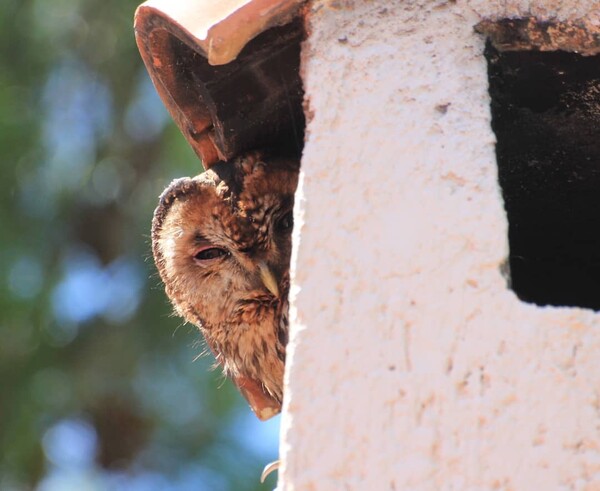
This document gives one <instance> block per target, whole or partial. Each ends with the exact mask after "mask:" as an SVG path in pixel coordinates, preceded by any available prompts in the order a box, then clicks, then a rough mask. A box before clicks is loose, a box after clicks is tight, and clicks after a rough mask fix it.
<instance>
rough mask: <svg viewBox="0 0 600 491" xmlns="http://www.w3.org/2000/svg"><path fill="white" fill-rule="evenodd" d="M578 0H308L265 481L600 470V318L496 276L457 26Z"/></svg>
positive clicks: (493, 214) (488, 202)
mask: <svg viewBox="0 0 600 491" xmlns="http://www.w3.org/2000/svg"><path fill="white" fill-rule="evenodd" d="M596 5H597V3H595V2H586V1H581V0H580V1H577V0H573V1H566V0H562V1H546V2H542V1H539V2H534V1H531V2H526V1H521V2H512V1H507V2H505V1H502V2H499V1H497V2H488V1H483V0H482V1H472V2H470V3H468V2H460V1H459V2H439V1H438V2H432V1H425V0H420V1H393V2H392V1H385V0H380V1H371V2H364V1H356V2H350V1H349V2H342V1H337V2H333V1H329V2H326V1H314V2H312V4H311V5H310V8H309V20H308V23H309V28H310V36H309V38H308V41H307V42H306V45H305V49H304V59H303V77H304V81H305V88H306V94H307V104H308V107H307V113H308V115H309V122H308V127H307V131H308V134H307V142H306V146H305V152H304V156H303V162H302V177H301V185H300V189H299V192H298V200H297V208H296V219H297V226H296V230H295V234H296V235H295V240H296V242H295V245H296V250H295V255H294V258H293V269H294V272H293V283H294V288H293V293H292V302H293V312H292V313H293V319H294V320H293V327H292V333H291V341H290V346H289V363H288V371H287V374H286V377H287V384H288V386H287V395H286V399H287V400H286V402H285V412H284V415H283V420H282V430H283V431H282V442H281V443H282V449H281V456H282V459H283V469H282V472H281V475H280V484H279V489H282V490H286V491H291V490H295V491H312V490H335V491H339V490H378V491H379V490H381V491H387V490H389V491H400V490H403V491H404V490H419V491H425V490H432V491H433V490H435V491H440V490H461V491H463V490H505V491H508V490H525V491H530V490H535V491H537V490H545V491H546V490H585V491H592V490H599V489H600V436H599V435H600V433H599V431H600V430H599V428H600V317H599V316H598V315H597V314H595V313H594V312H592V311H587V310H583V309H577V308H540V307H536V306H534V305H529V304H525V303H522V302H520V301H519V300H518V299H517V297H516V296H515V295H514V294H513V293H512V292H511V291H510V290H509V289H508V288H507V286H506V281H505V279H504V278H503V277H502V275H501V272H500V269H501V265H502V264H503V262H504V260H505V258H506V257H507V252H508V244H507V223H506V215H505V212H504V209H503V204H502V199H501V195H500V190H499V187H498V180H497V167H496V162H495V154H494V135H493V133H492V131H491V128H490V111H489V96H488V92H487V72H486V62H485V59H484V58H483V55H482V52H483V45H484V41H483V39H482V38H480V37H479V36H478V35H476V34H475V33H474V32H473V25H475V24H476V23H477V22H478V21H479V20H481V18H482V17H484V16H487V17H503V16H506V15H509V16H514V15H531V14H533V15H538V16H540V17H541V18H552V17H556V18H559V19H561V20H567V19H574V18H578V17H582V16H584V15H587V14H590V12H591V11H592V8H593V7H594V6H596ZM592 14H593V12H592V13H591V14H590V15H592ZM594 15H595V14H594Z"/></svg>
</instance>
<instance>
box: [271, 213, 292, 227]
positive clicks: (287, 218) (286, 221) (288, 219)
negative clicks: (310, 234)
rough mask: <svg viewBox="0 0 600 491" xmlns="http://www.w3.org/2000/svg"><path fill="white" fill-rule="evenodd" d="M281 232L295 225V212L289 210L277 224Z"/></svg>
mask: <svg viewBox="0 0 600 491" xmlns="http://www.w3.org/2000/svg"><path fill="white" fill-rule="evenodd" d="M275 226H276V227H277V230H279V231H280V232H289V231H290V230H292V228H293V227H294V213H293V212H291V211H289V212H287V213H286V214H285V215H283V216H282V217H281V218H280V219H279V220H278V222H277V223H276V225H275Z"/></svg>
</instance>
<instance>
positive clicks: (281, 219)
mask: <svg viewBox="0 0 600 491" xmlns="http://www.w3.org/2000/svg"><path fill="white" fill-rule="evenodd" d="M298 170H299V163H298V162H297V161H293V160H287V159H282V158H271V159H267V158H264V157H263V155H262V154H261V153H259V152H252V153H250V154H247V155H245V156H243V157H241V158H239V159H237V160H235V161H232V162H221V163H218V164H216V165H214V166H213V167H211V169H210V170H208V171H206V172H204V173H203V174H200V175H199V176H196V177H193V178H182V179H177V180H175V181H173V182H172V183H171V184H170V185H169V187H168V188H167V189H166V190H165V191H164V192H163V193H162V195H161V197H160V200H159V205H158V207H157V208H156V210H155V213H154V219H153V223H152V245H153V253H154V259H155V262H156V265H157V268H158V271H159V273H160V276H161V278H162V280H163V282H164V284H165V290H166V293H167V295H168V297H169V298H170V299H171V301H172V303H173V306H174V308H175V311H176V312H177V313H178V314H179V315H180V316H182V317H183V318H184V319H185V320H187V321H188V322H191V323H193V324H195V325H197V326H198V327H199V328H200V330H201V332H202V333H203V335H204V337H205V339H206V341H207V344H208V345H209V347H210V348H211V350H212V351H213V353H214V354H215V356H216V358H217V360H218V361H219V363H220V364H221V365H222V366H223V368H224V369H225V373H226V374H227V375H229V376H231V377H232V378H233V379H234V380H236V378H237V379H239V381H244V380H245V381H246V382H242V384H244V383H245V384H246V386H247V387H249V385H248V381H255V382H257V383H258V384H259V385H260V386H261V387H262V388H263V389H265V390H264V392H265V393H266V394H268V395H269V396H270V397H273V398H275V400H278V401H279V402H280V399H281V385H282V382H281V380H279V379H281V378H282V377H283V368H282V366H283V365H282V360H283V359H284V358H285V344H286V343H287V294H288V290H289V263H290V255H291V246H292V243H291V232H292V227H293V213H292V208H293V204H294V191H295V189H296V185H297V179H298ZM278 363H279V364H280V365H281V366H276V365H277V364H278ZM271 379H273V380H271ZM239 381H238V382H239ZM238 382H236V383H238ZM250 385H251V384H250ZM239 386H240V383H238V387H239ZM242 392H243V393H244V391H243V390H242ZM244 395H246V397H248V395H247V394H244Z"/></svg>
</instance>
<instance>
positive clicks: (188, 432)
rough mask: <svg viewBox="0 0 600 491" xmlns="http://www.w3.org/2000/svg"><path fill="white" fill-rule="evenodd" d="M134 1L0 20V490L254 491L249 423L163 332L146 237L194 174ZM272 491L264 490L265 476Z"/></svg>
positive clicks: (17, 1)
mask: <svg viewBox="0 0 600 491" xmlns="http://www.w3.org/2000/svg"><path fill="white" fill-rule="evenodd" d="M137 3H138V2H136V1H131V0H54V1H52V2H49V1H47V0H3V2H2V8H0V40H1V41H0V159H1V164H0V180H1V182H2V189H3V191H4V192H2V193H0V229H1V235H0V237H1V239H0V490H2V491H16V490H28V489H39V490H43V491H58V490H69V491H70V490H76V489H90V490H105V489H107V490H109V489H110V490H121V489H123V490H139V491H146V490H194V491H203V490H210V491H218V490H236V491H244V490H248V491H250V490H259V489H263V490H264V489H270V487H268V486H267V485H264V486H260V485H259V483H258V476H259V474H260V469H261V468H262V466H263V465H264V464H266V463H267V461H269V460H272V459H274V458H276V452H277V450H276V443H277V431H278V430H277V425H278V421H277V420H276V421H273V422H270V423H266V424H265V423H260V422H258V420H256V418H255V417H254V415H253V414H252V413H251V412H250V410H249V409H248V408H247V406H246V404H245V403H244V402H243V400H242V399H241V397H240V396H239V394H238V393H237V391H236V390H235V389H234V388H233V387H232V385H231V383H230V382H228V381H224V380H223V379H222V377H221V375H220V374H219V373H218V371H214V370H210V367H211V364H212V359H211V358H210V357H200V358H199V359H198V360H197V361H194V359H195V358H196V356H197V355H199V354H200V353H201V352H202V350H203V346H202V344H201V339H200V335H199V334H198V333H197V331H196V329H195V328H193V327H192V326H187V325H186V326H181V322H180V321H179V320H178V319H176V318H174V317H172V316H170V315H169V314H170V311H171V310H170V307H169V305H168V303H167V300H166V298H165V296H164V293H163V290H162V286H161V285H160V282H159V279H158V277H157V275H156V273H155V270H154V265H153V263H152V259H151V252H150V242H149V228H150V221H151V217H152V211H153V209H154V206H155V205H156V201H157V196H158V195H159V193H160V191H161V190H162V189H163V188H164V187H165V186H166V185H167V184H168V182H169V181H170V180H171V179H173V178H175V177H179V176H184V175H194V174H197V173H198V172H200V171H201V166H200V163H199V161H198V160H197V158H196V156H195V155H194V154H193V152H192V151H191V149H190V148H189V147H188V146H187V144H186V143H185V141H184V139H183V137H182V136H181V134H180V133H179V131H178V130H177V129H176V128H175V126H174V125H173V124H172V122H171V120H170V119H169V117H168V115H167V114H166V111H165V110H164V108H163V106H162V104H161V103H160V101H159V99H158V97H157V95H156V93H155V91H154V88H153V87H152V85H151V83H150V81H149V78H148V77H147V75H146V72H145V69H144V67H143V64H142V63H141V60H140V57H139V54H138V51H137V47H136V45H135V41H134V34H133V28H132V22H133V13H134V10H135V8H136V6H137ZM270 480H271V482H272V480H273V478H270Z"/></svg>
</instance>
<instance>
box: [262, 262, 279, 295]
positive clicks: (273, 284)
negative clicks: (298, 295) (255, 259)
mask: <svg viewBox="0 0 600 491" xmlns="http://www.w3.org/2000/svg"><path fill="white" fill-rule="evenodd" d="M258 270H259V272H260V279H261V280H262V282H263V285H265V287H266V288H267V290H269V291H270V292H271V293H272V294H273V295H275V297H279V287H278V286H277V280H276V279H275V275H274V274H273V273H272V272H271V270H270V269H269V267H268V266H267V265H266V263H264V262H263V261H261V262H260V263H258Z"/></svg>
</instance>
